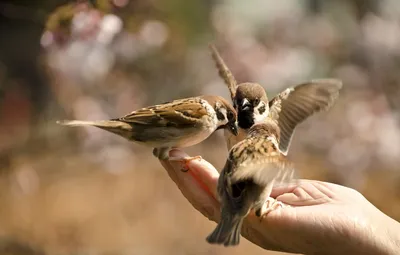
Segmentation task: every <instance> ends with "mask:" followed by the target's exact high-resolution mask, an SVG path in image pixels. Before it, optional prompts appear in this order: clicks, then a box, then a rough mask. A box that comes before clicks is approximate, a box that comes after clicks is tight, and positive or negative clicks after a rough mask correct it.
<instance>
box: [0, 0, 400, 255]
mask: <svg viewBox="0 0 400 255" xmlns="http://www.w3.org/2000/svg"><path fill="white" fill-rule="evenodd" d="M0 20H1V21H0V38H1V39H0V251H1V254H82V255H86V254H121V255H124V254H149V255H150V254H243V253H244V252H247V253H252V254H278V253H275V252H265V251H263V250H261V249H260V248H258V247H256V246H254V245H252V244H250V243H249V242H247V241H245V240H244V241H243V242H242V244H241V245H240V246H239V247H238V248H236V249H224V248H221V247H215V246H211V245H208V244H207V243H206V242H205V237H206V236H207V234H208V233H209V232H210V231H212V230H213V228H214V226H215V224H214V223H213V222H209V221H208V220H207V219H206V218H204V217H203V216H202V215H201V214H200V213H198V212H197V211H195V210H194V209H193V208H192V207H191V205H190V204H189V203H187V201H186V200H185V199H184V198H183V196H182V195H181V193H180V192H179V190H178V189H177V188H176V186H175V185H174V183H173V182H172V181H171V180H170V179H169V178H168V176H167V174H166V172H165V171H164V170H163V169H162V167H161V165H160V164H159V163H158V161H157V160H156V159H155V158H153V156H152V154H151V149H150V148H144V147H141V146H138V145H135V144H133V143H129V142H128V141H126V140H124V139H123V138H120V137H118V136H115V135H112V134H109V133H107V132H105V131H102V130H98V129H95V128H74V129H73V128H66V127H62V126H58V125H56V124H55V121H56V120H58V119H85V120H94V119H108V118H112V117H118V116H121V115H124V114H126V113H129V112H131V111H133V110H135V109H137V108H140V107H143V106H147V105H151V104H156V103H161V102H165V101H169V100H172V99H176V98H181V97H189V96H195V95H200V94H217V95H221V96H225V97H226V98H229V93H228V90H227V88H226V87H225V85H224V83H223V81H222V80H221V79H220V78H219V77H218V74H217V71H216V69H215V67H214V63H213V62H212V60H211V57H210V53H209V51H208V48H207V45H208V43H210V42H214V43H215V44H216V45H217V47H218V49H219V50H220V53H221V55H222V56H223V58H224V59H225V62H226V63H227V65H228V66H229V67H230V68H231V70H232V72H233V73H234V75H235V76H236V78H237V80H238V81H240V82H244V81H253V82H258V83H260V84H262V85H263V86H264V87H265V88H266V89H267V92H268V93H269V96H270V97H272V96H274V95H275V94H277V93H278V92H280V91H282V90H283V89H284V88H286V87H288V86H294V85H297V84H300V83H302V82H305V81H307V80H310V79H314V78H329V77H335V78H339V79H342V80H343V83H344V89H343V90H342V93H341V96H340V99H339V101H338V102H337V104H336V105H335V106H334V107H333V108H332V110H331V111H329V112H328V113H324V114H319V115H316V116H314V117H312V118H310V119H308V120H307V121H306V122H305V123H303V124H301V125H300V126H299V127H298V129H297V131H296V135H295V138H294V141H293V142H292V145H291V151H290V153H289V155H290V159H291V160H292V161H294V163H295V164H296V166H297V169H298V175H299V176H300V177H302V178H313V179H318V180H323V181H329V182H334V183H338V184H342V185H346V186H349V187H352V188H355V189H357V190H359V191H360V192H362V193H363V194H364V195H365V196H366V197H367V198H368V199H369V200H370V201H371V202H372V203H374V204H375V205H376V206H377V207H378V208H380V209H381V210H382V211H383V212H385V213H386V214H388V215H390V216H391V217H393V218H395V219H396V220H400V175H399V173H400V169H399V165H400V157H399V156H400V133H399V124H400V122H399V117H398V114H399V108H400V92H399V88H400V75H399V74H400V47H399V46H400V2H399V1H397V0H381V1H373V0H336V1H326V0H325V1H323V0H303V1H298V0H287V1H273V0H252V1H241V0H230V1H228V0H225V1H222V0H221V1H212V0H203V1H185V0H169V1H161V0H98V1H58V0H42V1H22V0H19V1H18V0H13V1H8V2H7V1H2V2H1V3H0ZM186 151H187V152H188V153H189V154H191V155H198V154H199V155H202V156H203V157H204V158H205V159H206V160H208V161H210V162H211V163H213V164H214V165H215V166H216V167H217V168H218V169H221V168H222V166H223V164H224V158H225V157H226V155H227V152H226V147H225V143H224V140H223V136H222V132H221V131H218V132H216V133H215V134H214V135H212V136H211V137H210V138H209V139H207V140H206V141H205V142H203V143H202V144H199V145H197V146H194V147H192V148H188V149H186Z"/></svg>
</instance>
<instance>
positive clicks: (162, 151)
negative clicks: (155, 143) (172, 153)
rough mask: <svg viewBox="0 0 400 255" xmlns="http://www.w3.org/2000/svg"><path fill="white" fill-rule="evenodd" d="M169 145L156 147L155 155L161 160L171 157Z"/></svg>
mask: <svg viewBox="0 0 400 255" xmlns="http://www.w3.org/2000/svg"><path fill="white" fill-rule="evenodd" d="M169 150H170V148H169V147H161V148H154V149H153V155H154V156H155V157H156V158H158V159H159V160H167V159H169Z"/></svg>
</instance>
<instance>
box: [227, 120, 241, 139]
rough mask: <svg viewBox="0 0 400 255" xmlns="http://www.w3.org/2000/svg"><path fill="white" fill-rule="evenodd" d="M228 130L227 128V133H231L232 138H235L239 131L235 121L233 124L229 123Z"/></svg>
mask: <svg viewBox="0 0 400 255" xmlns="http://www.w3.org/2000/svg"><path fill="white" fill-rule="evenodd" d="M228 128H229V131H231V133H232V134H233V135H234V136H237V135H238V134H239V131H238V124H237V122H236V121H235V122H230V123H229V124H228Z"/></svg>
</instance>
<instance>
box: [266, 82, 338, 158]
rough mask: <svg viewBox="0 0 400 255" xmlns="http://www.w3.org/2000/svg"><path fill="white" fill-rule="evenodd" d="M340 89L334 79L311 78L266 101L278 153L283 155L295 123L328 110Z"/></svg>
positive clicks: (286, 150)
mask: <svg viewBox="0 0 400 255" xmlns="http://www.w3.org/2000/svg"><path fill="white" fill-rule="evenodd" d="M341 88H342V82H341V81H339V80H336V79H319V80H313V81H311V82H308V83H304V84H301V85H298V86H296V87H294V88H289V89H286V90H284V91H283V92H281V93H280V94H279V95H277V96H276V97H275V98H273V99H272V100H271V101H270V102H269V106H270V113H269V117H270V118H271V119H273V120H275V121H277V122H278V126H279V128H280V132H281V138H280V144H279V148H280V150H281V151H282V153H284V154H285V155H286V154H287V152H288V149H289V145H290V141H291V139H292V136H293V133H294V130H295V128H296V126H297V125H298V124H300V123H301V122H303V121H304V120H305V119H306V118H308V117H309V116H311V115H313V114H314V113H317V112H320V111H326V110H328V109H329V108H330V107H331V106H332V105H333V104H334V103H335V101H336V99H337V98H338V96H339V90H340V89H341Z"/></svg>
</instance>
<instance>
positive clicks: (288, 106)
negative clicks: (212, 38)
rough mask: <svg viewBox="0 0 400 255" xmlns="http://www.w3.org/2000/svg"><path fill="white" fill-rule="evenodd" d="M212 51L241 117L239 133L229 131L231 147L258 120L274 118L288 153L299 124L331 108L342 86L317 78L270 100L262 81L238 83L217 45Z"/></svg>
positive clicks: (286, 90)
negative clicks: (260, 82)
mask: <svg viewBox="0 0 400 255" xmlns="http://www.w3.org/2000/svg"><path fill="white" fill-rule="evenodd" d="M210 50H211V55H212V58H213V59H214V62H215V64H216V66H217V69H218V71H219V75H220V77H221V78H222V79H223V80H224V82H225V84H226V85H227V87H228V89H229V92H230V94H231V98H232V102H233V106H234V108H235V110H236V112H237V116H238V117H237V118H238V126H239V132H238V135H237V136H232V135H231V134H229V133H227V132H225V137H226V140H227V147H228V150H229V149H230V148H232V146H233V145H235V144H236V143H238V142H239V141H241V140H243V139H245V138H246V135H247V133H248V132H249V129H250V128H251V127H252V126H253V125H254V124H255V123H260V122H262V121H264V120H265V119H266V118H270V119H273V120H274V121H275V122H277V124H278V127H279V129H280V131H281V142H280V144H279V146H280V150H281V151H282V152H283V153H284V154H285V155H286V154H287V151H288V149H289V145H290V141H291V138H292V136H293V133H294V130H295V128H296V126H297V125H298V124H300V123H301V122H303V121H304V120H306V119H307V118H308V117H310V116H312V115H313V114H315V113H318V112H323V111H328V110H329V109H330V108H331V107H332V106H333V105H334V103H335V102H336V100H337V98H338V97H339V91H340V89H341V88H342V82H341V81H340V80H337V79H315V80H311V81H308V82H305V83H302V84H299V85H297V86H294V87H291V88H287V89H285V90H284V91H282V92H281V93H279V94H278V95H277V96H275V97H274V98H272V100H271V101H269V100H268V97H267V93H266V92H265V90H264V88H263V87H262V86H261V85H260V84H258V83H250V82H245V83H241V84H237V82H236V79H235V77H234V76H233V74H232V73H231V71H230V70H229V68H228V67H227V65H226V64H225V62H224V60H223V59H222V57H221V56H220V55H219V53H218V51H217V49H216V48H215V46H214V45H212V44H210Z"/></svg>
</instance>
